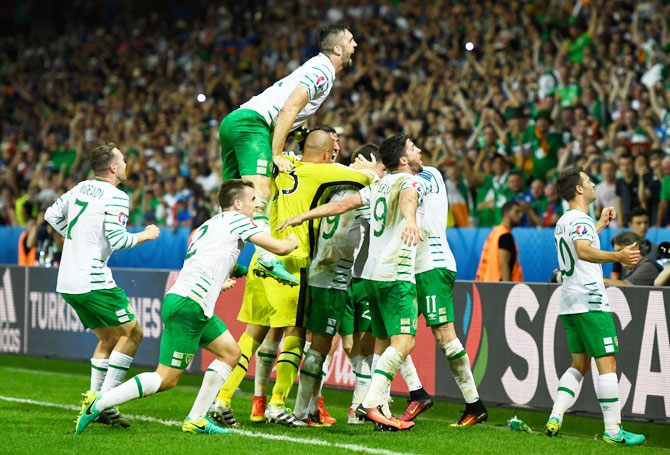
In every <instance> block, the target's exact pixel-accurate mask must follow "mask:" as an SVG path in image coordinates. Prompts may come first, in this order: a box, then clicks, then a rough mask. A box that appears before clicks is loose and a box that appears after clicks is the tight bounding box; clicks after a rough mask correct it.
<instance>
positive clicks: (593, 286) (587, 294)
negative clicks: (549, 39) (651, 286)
mask: <svg viewBox="0 0 670 455" xmlns="http://www.w3.org/2000/svg"><path fill="white" fill-rule="evenodd" d="M554 240H555V241H556V250H557V253H558V266H559V268H560V270H561V275H563V288H562V290H561V309H560V314H575V313H586V312H588V311H611V309H610V306H609V302H608V300H607V294H606V293H605V283H604V282H603V268H602V265H600V264H596V263H593V262H588V261H583V260H580V259H579V257H578V256H577V250H576V249H575V243H574V242H575V240H588V241H590V242H591V246H592V247H593V248H600V238H599V237H598V233H597V232H596V226H595V224H594V223H593V219H592V218H591V217H589V216H588V215H587V214H585V213H584V212H582V211H581V210H577V209H572V210H568V211H567V212H565V214H563V216H562V217H561V218H560V219H559V220H558V223H556V228H555V230H554Z"/></svg>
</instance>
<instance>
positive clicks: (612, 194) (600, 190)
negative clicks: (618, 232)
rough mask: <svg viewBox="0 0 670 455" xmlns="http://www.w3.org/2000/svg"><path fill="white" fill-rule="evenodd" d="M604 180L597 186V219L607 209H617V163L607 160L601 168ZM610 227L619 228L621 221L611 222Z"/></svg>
mask: <svg viewBox="0 0 670 455" xmlns="http://www.w3.org/2000/svg"><path fill="white" fill-rule="evenodd" d="M600 169H601V172H602V177H603V180H602V182H600V183H598V184H597V185H596V190H595V191H596V219H600V213H601V212H602V210H603V209H604V208H605V207H617V205H618V204H617V197H616V163H615V162H614V160H605V161H604V162H603V163H602V166H601V167H600ZM609 227H613V228H617V227H619V219H618V218H617V219H614V220H611V221H610V224H609Z"/></svg>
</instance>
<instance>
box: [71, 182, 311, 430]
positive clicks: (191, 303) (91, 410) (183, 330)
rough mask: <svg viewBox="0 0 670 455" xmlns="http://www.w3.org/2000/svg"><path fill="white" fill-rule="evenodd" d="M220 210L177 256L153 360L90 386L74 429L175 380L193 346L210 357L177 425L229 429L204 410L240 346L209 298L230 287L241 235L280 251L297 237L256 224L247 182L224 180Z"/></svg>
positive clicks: (290, 247) (294, 245)
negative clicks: (103, 385)
mask: <svg viewBox="0 0 670 455" xmlns="http://www.w3.org/2000/svg"><path fill="white" fill-rule="evenodd" d="M218 200H219V204H220V205H221V208H222V209H223V213H220V214H218V215H216V216H214V217H212V218H211V219H210V220H208V221H206V222H205V223H204V224H203V225H202V226H200V228H199V229H198V230H197V232H196V233H195V235H194V240H193V242H192V243H191V245H190V246H189V249H188V251H187V252H186V257H185V258H184V267H183V268H182V270H181V272H179V276H178V277H177V280H176V281H175V283H174V285H172V287H171V288H170V290H169V291H168V293H167V295H166V296H165V300H164V301H163V308H162V310H161V318H162V320H163V323H164V324H165V328H164V329H163V336H162V338H161V350H160V360H159V362H160V363H159V365H158V368H157V369H156V371H155V372H154V373H141V374H139V375H137V376H135V377H134V378H132V379H130V380H128V381H126V382H124V383H123V384H121V385H120V386H118V387H116V388H114V389H112V390H110V391H106V392H103V393H102V394H98V393H96V394H94V395H93V396H92V397H91V399H90V400H89V402H88V403H86V407H85V409H83V410H82V412H81V414H80V416H79V419H77V428H76V432H77V434H81V432H82V431H84V429H85V428H86V427H87V426H88V425H89V424H90V423H91V422H93V421H95V420H96V419H97V418H98V417H99V416H100V415H101V413H102V412H104V410H105V409H109V408H110V407H112V406H116V405H119V404H122V403H126V402H128V401H130V400H134V399H136V398H142V397H146V396H149V395H153V394H154V393H157V392H162V391H165V390H169V389H171V388H173V387H174V386H176V385H177V382H178V381H179V378H180V377H181V375H182V373H183V372H184V369H185V368H186V367H187V366H188V365H189V363H190V362H191V360H192V359H193V355H194V354H195V351H196V350H197V349H198V346H200V347H203V348H205V349H207V350H208V351H210V352H211V353H213V354H214V355H215V356H216V359H214V360H213V361H212V363H211V364H210V365H209V366H208V367H207V371H206V372H205V376H204V377H203V380H202V386H201V387H200V392H199V393H198V396H197V398H196V399H195V402H194V403H193V407H192V408H191V412H189V414H188V416H187V417H186V420H185V421H184V424H183V425H182V430H183V431H185V432H189V433H211V434H221V433H230V430H226V429H223V428H221V427H219V426H218V425H217V424H216V423H214V422H213V421H212V420H211V419H210V418H209V417H206V416H205V414H206V413H207V410H208V408H209V405H210V404H211V403H212V401H214V398H215V396H216V394H217V392H218V391H219V388H220V387H221V385H222V384H223V383H224V382H225V380H226V378H227V377H228V376H229V375H230V373H231V372H232V370H233V368H234V366H235V365H236V364H237V362H238V361H239V359H240V349H239V348H238V346H237V343H235V340H234V338H233V337H232V335H231V334H230V332H229V331H228V329H227V328H226V326H225V324H224V323H223V322H222V321H221V320H220V319H219V318H218V316H216V315H215V314H214V306H215V304H216V300H217V298H218V296H219V294H220V293H221V291H222V290H225V289H226V288H228V287H230V286H231V285H232V284H231V280H229V277H230V273H231V272H232V270H233V267H234V266H235V263H236V261H237V257H238V256H239V254H240V249H241V247H242V245H243V242H247V241H250V242H252V243H254V244H256V245H259V246H262V247H263V248H266V249H268V250H269V251H272V252H273V253H275V254H279V255H286V254H288V253H290V252H291V251H293V250H294V249H296V248H297V247H298V239H297V238H296V237H295V236H294V235H289V236H287V237H286V238H284V239H275V238H274V237H272V236H270V235H269V234H267V233H266V232H263V230H262V229H261V228H260V227H258V226H256V225H255V224H254V223H253V221H251V219H250V218H249V217H251V216H253V212H254V210H255V209H256V208H257V205H258V204H257V203H256V201H255V197H254V187H253V184H252V183H250V182H244V181H242V180H228V181H226V182H224V183H223V185H221V188H220V189H219V194H218Z"/></svg>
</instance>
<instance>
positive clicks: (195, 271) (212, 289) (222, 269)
mask: <svg viewBox="0 0 670 455" xmlns="http://www.w3.org/2000/svg"><path fill="white" fill-rule="evenodd" d="M261 232H263V230H262V229H261V228H260V227H259V226H256V225H255V224H254V222H253V221H251V219H250V218H249V217H248V216H245V215H242V214H241V213H238V212H236V211H226V212H223V213H219V214H218V215H216V216H214V217H212V218H210V219H209V220H207V221H206V222H204V223H203V224H202V226H200V227H199V228H198V230H197V231H196V232H195V233H194V234H193V239H192V241H191V245H190V246H189V248H188V251H187V252H186V257H185V258H184V266H183V267H182V269H181V271H180V272H179V276H178V277H177V280H176V281H175V283H174V284H173V285H172V287H171V288H170V290H169V291H168V294H176V295H180V296H182V297H188V298H189V299H191V300H193V301H195V302H196V303H198V305H200V306H201V307H202V311H203V312H204V313H205V316H206V317H208V318H211V317H212V315H213V314H214V306H215V305H216V299H217V298H218V297H219V294H220V293H221V286H223V284H224V283H225V282H226V279H227V278H228V277H229V276H230V273H231V272H232V270H233V267H235V263H236V262H237V258H238V256H239V255H240V251H241V250H242V248H243V247H244V242H246V241H247V239H249V237H251V236H252V235H255V234H259V233H261Z"/></svg>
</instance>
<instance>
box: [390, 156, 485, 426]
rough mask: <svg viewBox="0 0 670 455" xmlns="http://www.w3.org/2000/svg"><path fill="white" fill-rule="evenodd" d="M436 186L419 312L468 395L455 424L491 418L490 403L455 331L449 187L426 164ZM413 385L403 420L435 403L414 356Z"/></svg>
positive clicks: (407, 373) (422, 254) (429, 181)
mask: <svg viewBox="0 0 670 455" xmlns="http://www.w3.org/2000/svg"><path fill="white" fill-rule="evenodd" d="M417 176H418V177H419V178H422V179H425V180H426V185H427V186H428V187H429V188H430V191H428V192H427V193H426V195H425V197H424V200H423V205H424V207H425V214H424V216H423V221H422V222H421V229H422V231H423V232H424V233H426V234H427V236H428V238H427V239H426V241H425V242H419V245H418V249H417V253H416V293H417V303H418V307H419V314H423V316H424V318H425V319H426V325H428V326H429V327H430V328H431V330H432V332H433V335H434V336H435V341H436V342H437V344H438V346H439V347H440V350H441V351H442V352H443V353H444V356H445V357H446V358H447V360H448V361H449V367H450V368H451V372H452V373H453V375H454V379H455V380H456V383H457V384H458V387H459V388H460V389H461V393H462V394H463V398H464V399H465V412H464V413H463V415H462V416H461V418H460V420H459V421H458V423H454V424H452V426H472V425H475V424H477V423H480V422H483V421H485V420H486V419H487V418H488V413H487V412H486V407H485V406H484V404H483V403H482V402H481V400H480V399H479V393H478V392H477V386H476V385H475V380H474V378H473V376H472V371H471V370H470V360H469V359H468V354H467V353H466V352H465V349H464V348H463V345H462V344H461V342H460V341H459V339H458V337H457V336H456V331H455V330H454V301H453V287H454V282H455V280H456V260H455V259H454V255H453V253H452V252H451V248H449V243H448V242H447V210H448V205H449V201H448V199H447V189H446V187H445V185H444V179H443V177H442V175H441V174H440V172H439V171H438V170H437V169H435V168H434V167H430V166H424V168H423V171H421V172H420V173H419V174H418V175H417ZM400 372H401V374H402V375H403V378H404V379H405V382H407V387H408V388H409V390H410V395H409V400H408V406H407V409H406V411H405V414H404V415H403V416H402V417H401V418H400V419H401V420H413V419H415V418H416V416H418V415H419V414H420V413H421V412H422V411H424V410H425V409H427V408H429V407H430V406H432V404H433V399H432V398H431V397H430V395H428V394H427V393H426V392H425V390H424V389H423V387H422V385H421V381H419V377H418V375H417V374H416V368H414V364H413V363H412V360H411V356H408V357H407V359H405V362H404V363H403V366H402V367H401V369H400Z"/></svg>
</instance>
